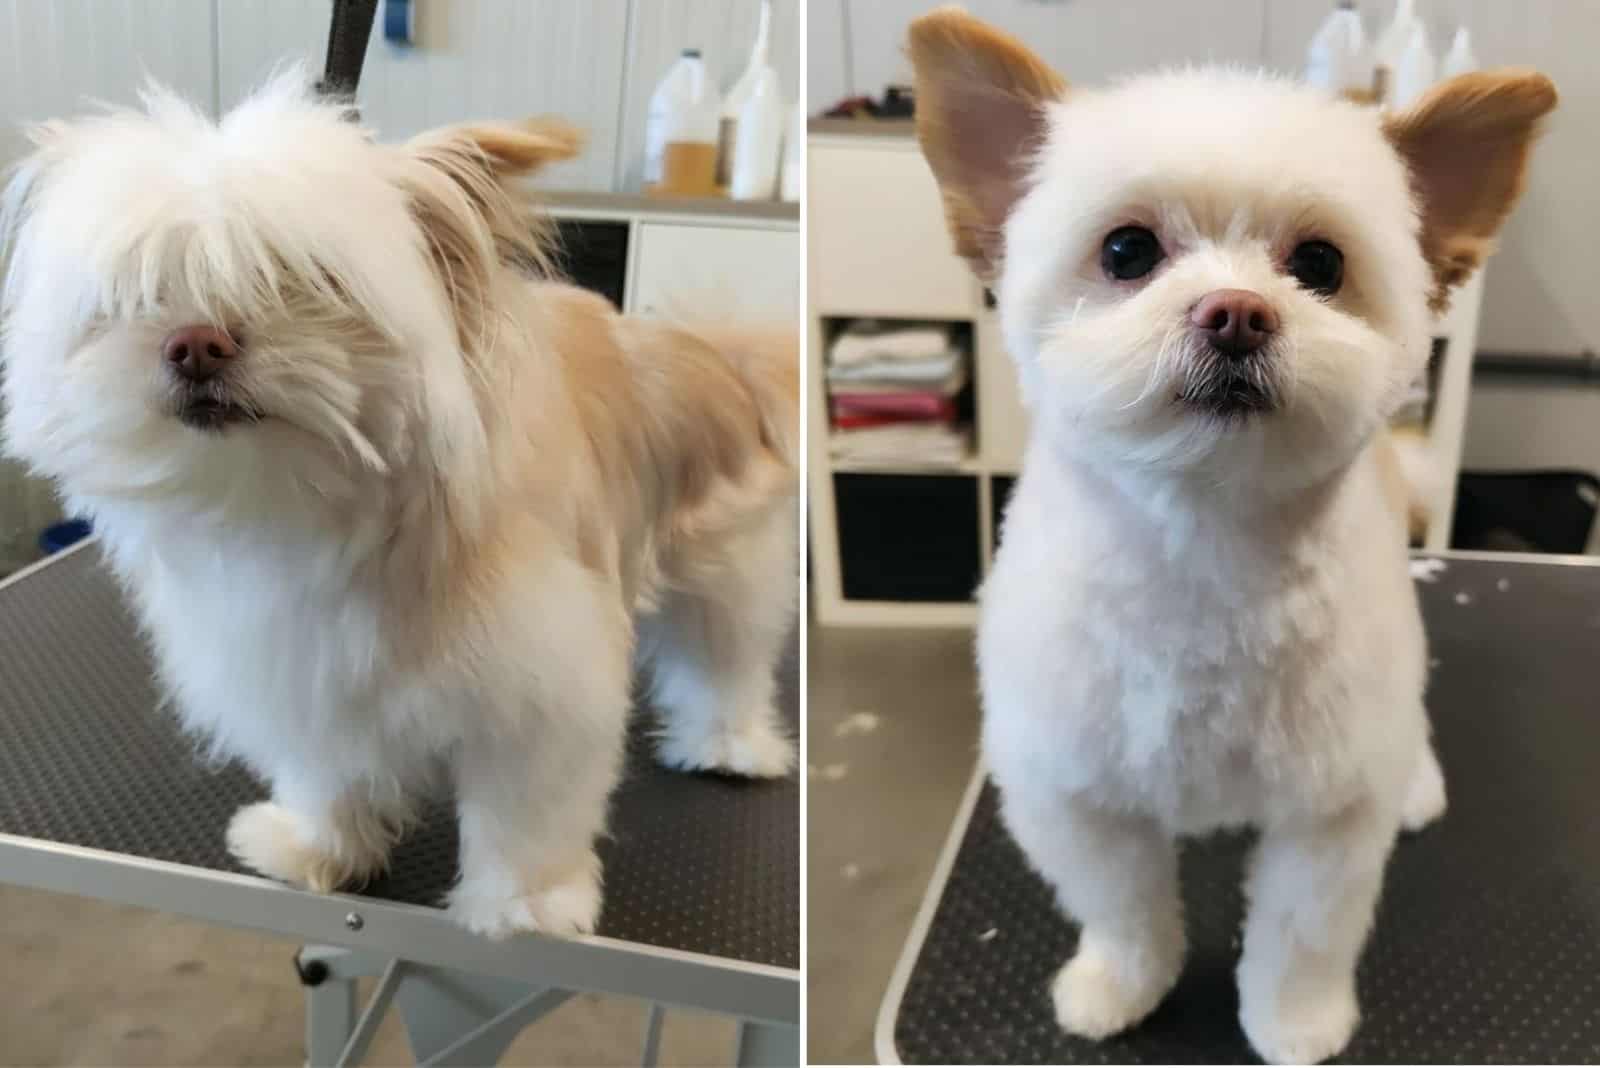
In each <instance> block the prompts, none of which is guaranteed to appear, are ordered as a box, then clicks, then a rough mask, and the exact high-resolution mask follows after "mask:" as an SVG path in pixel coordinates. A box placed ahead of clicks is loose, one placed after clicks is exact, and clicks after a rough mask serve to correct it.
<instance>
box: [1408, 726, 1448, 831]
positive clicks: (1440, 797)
mask: <svg viewBox="0 0 1600 1068" xmlns="http://www.w3.org/2000/svg"><path fill="white" fill-rule="evenodd" d="M1447 803H1448V802H1447V801H1446V800H1445V791H1444V772H1443V771H1441V770H1440V768H1439V758H1438V757H1436V756H1434V753H1433V748H1432V747H1431V746H1430V747H1429V748H1428V750H1427V751H1426V752H1424V753H1423V755H1422V760H1421V761H1420V762H1419V763H1418V764H1417V769H1416V770H1415V771H1413V772H1412V773H1411V784H1410V785H1409V786H1407V787H1406V799H1405V804H1404V805H1403V806H1402V807H1401V809H1400V824H1401V826H1403V827H1404V828H1405V829H1406V830H1408V831H1420V830H1422V828H1424V827H1426V826H1427V825H1428V824H1430V823H1432V822H1433V821H1434V820H1436V819H1438V818H1439V817H1440V816H1443V815H1444V810H1445V806H1446V805H1447Z"/></svg>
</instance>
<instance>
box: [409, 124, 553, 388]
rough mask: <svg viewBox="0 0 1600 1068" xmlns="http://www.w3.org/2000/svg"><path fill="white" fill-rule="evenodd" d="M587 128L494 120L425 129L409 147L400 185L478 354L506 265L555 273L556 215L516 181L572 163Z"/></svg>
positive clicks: (470, 349) (470, 350) (463, 334)
mask: <svg viewBox="0 0 1600 1068" xmlns="http://www.w3.org/2000/svg"><path fill="white" fill-rule="evenodd" d="M582 147H583V134H582V133H581V132H580V131H579V130H577V129H576V128H575V127H572V126H569V125H568V124H566V123H564V122H562V121H561V120H559V119H549V118H538V119H529V120H527V121H526V122H520V123H506V122H484V123H470V124H464V125H460V126H447V127H444V128H443V129H439V130H430V131H428V132H427V133H422V134H418V135H417V136H416V137H414V138H412V139H411V140H410V141H408V142H406V144H405V145H403V146H401V147H400V148H399V150H398V151H399V152H400V153H401V156H402V165H401V166H400V167H399V168H398V169H397V175H398V179H397V180H398V182H399V184H400V186H401V188H402V189H404V190H405V192H406V194H407V196H408V198H409V200H410V204H411V213H412V215H413V217H414V218H415V219H416V221H417V225H418V227H419V228H420V229H421V231H422V234H423V236H424V238H425V239H426V240H427V243H428V249H429V252H430V254H431V255H432V257H433V260H434V264H435V268H436V270H437V272H438V275H439V278H440V281H441V282H442V283H443V284H444V286H445V289H446V291H447V294H448V296H449V298H450V302H451V306H452V309H453V311H454V313H455V319H456V324H457V327H458V330H459V333H460V339H461V345H462V351H463V352H464V353H466V354H467V355H468V356H469V357H471V356H472V355H473V354H474V353H475V352H476V351H477V350H478V348H479V347H480V346H481V345H482V343H483V341H484V339H485V338H486V337H487V336H488V333H489V328H490V326H491V325H492V321H493V315H492V311H493V309H492V287H493V281H494V274H495V271H496V270H497V269H498V268H499V265H500V264H501V263H502V262H506V261H509V262H514V263H516V264H518V265H519V266H521V267H522V268H524V269H531V270H534V271H537V272H539V273H548V271H549V270H550V267H551V260H550V234H551V227H550V224H549V223H548V221H547V220H546V219H545V218H544V217H543V216H542V215H540V214H539V213H538V212H536V211H534V210H533V205H532V203H531V202H530V201H529V200H528V198H527V197H525V196H523V195H522V193H521V191H520V190H517V189H515V188H513V187H512V186H511V185H510V184H509V183H508V181H507V180H508V179H512V178H516V177H519V176H521V175H526V174H531V173H532V172H534V171H536V170H538V169H539V168H541V167H544V166H547V165H548V164H551V163H556V162H559V161H561V160H564V159H571V158H572V157H573V156H575V155H577V154H578V152H579V150H580V149H581V148H582Z"/></svg>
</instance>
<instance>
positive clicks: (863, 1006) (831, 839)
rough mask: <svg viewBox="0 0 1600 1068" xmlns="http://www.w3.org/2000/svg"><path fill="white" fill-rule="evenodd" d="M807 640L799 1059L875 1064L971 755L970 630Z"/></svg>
mask: <svg viewBox="0 0 1600 1068" xmlns="http://www.w3.org/2000/svg"><path fill="white" fill-rule="evenodd" d="M809 639H810V644H809V657H810V662H809V667H808V682H809V689H808V700H807V710H806V723H807V744H808V746H809V750H808V754H807V758H806V760H807V764H808V780H807V781H808V786H809V793H808V798H807V811H808V814H809V822H808V824H807V838H808V842H807V845H808V849H809V866H808V879H809V886H808V894H809V896H808V898H807V910H808V911H807V917H808V918H807V931H806V963H807V967H808V969H809V971H808V973H807V980H806V983H807V993H808V1000H807V1010H806V1011H807V1017H808V1019H807V1042H808V1045H807V1058H808V1060H809V1061H810V1062H811V1063H813V1064H841V1063H844V1064H871V1063H875V1062H876V1059H877V1058H876V1055H875V1053H874V1050H873V1041H872V1034H873V1027H874V1024H875V1022H876V1020H877V1015H878V1006H879V1004H880V1003H881V1002H882V1000H883V993H884V989H885V988H886V987H887V986H888V982H889V975H890V973H891V972H893V970H894V966H895V962H896V961H897V960H898V959H899V957H900V950H901V947H902V945H903V943H904V941H905V936H906V933H907V931H909V929H910V927H911V922H912V920H913V918H914V917H915V916H916V912H917V908H918V907H919V906H920V905H921V903H922V896H923V892H924V891H925V890H926V888H927V885H928V879H929V877H930V876H931V875H932V873H933V865H934V862H935V860H936V859H937V858H938V855H939V850H940V849H941V847H942V846H943V845H944V841H945V838H946V836H947V835H948V833H949V830H950V823H951V820H952V819H953V818H954V817H955V812H956V806H957V804H958V803H959V801H960V799H961V793H962V790H963V789H964V788H965V787H966V784H967V780H968V778H969V777H970V776H971V773H972V767H973V764H974V762H975V761H976V759H977V739H978V697H977V679H976V673H975V670H974V667H973V660H972V633H971V632H970V631H968V630H915V631H907V630H866V629H830V630H824V629H820V628H812V630H811V632H810V635H809ZM874 716H875V717H877V719H876V726H875V727H869V725H870V724H871V723H872V722H873V720H872V719H871V717H874Z"/></svg>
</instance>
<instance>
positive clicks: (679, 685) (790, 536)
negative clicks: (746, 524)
mask: <svg viewBox="0 0 1600 1068" xmlns="http://www.w3.org/2000/svg"><path fill="white" fill-rule="evenodd" d="M795 527H796V518H795V513H794V510H793V508H792V507H781V508H777V509H775V510H774V511H773V513H772V514H771V515H769V516H768V517H766V518H764V519H763V520H762V522H761V524H760V525H759V526H758V527H757V528H755V529H753V530H751V531H748V532H746V533H744V534H742V535H740V536H739V537H738V538H736V539H732V540H730V541H729V542H728V543H727V544H726V545H724V546H722V547H721V548H720V551H719V552H718V553H717V554H716V559H715V560H714V561H713V562H711V563H709V564H708V565H707V566H706V567H705V569H704V570H703V571H702V572H701V573H699V574H696V575H693V576H691V577H692V579H693V581H692V582H691V583H687V584H683V585H680V586H679V588H677V589H675V590H674V591H673V592H671V593H669V594H668V595H667V596H666V598H665V599H664V602H663V604H662V606H661V608H660V610H659V611H658V612H656V613H655V614H653V615H651V616H649V617H647V618H645V619H643V620H641V622H640V641H641V647H640V653H641V658H642V659H643V660H644V661H645V663H646V664H647V666H648V669H649V673H650V680H651V688H650V693H651V697H652V700H653V703H654V705H655V707H656V710H657V711H658V713H659V714H660V716H661V731H660V737H659V739H658V745H657V753H658V755H659V758H660V760H661V762H662V763H663V764H666V765H667V766H668V767H675V768H683V769H686V770H699V771H722V772H728V773H731V774H735V775H750V776H760V777H775V776H780V775H784V774H787V773H788V772H789V770H790V769H791V768H792V767H793V766H794V759H795V749H794V742H793V741H792V740H790V738H789V737H788V734H787V732H786V731H785V729H784V727H783V724H782V722H781V720H780V719H779V715H778V711H777V707H776V705H775V703H774V701H775V698H776V693H777V682H776V679H775V677H774V676H775V673H776V670H777V666H778V660H779V658H780V657H781V656H782V654H783V650H784V648H785V645H786V643H787V642H788V641H789V639H790V636H791V634H792V632H793V627H794V614H795V597H796V593H797V590H796V587H797V585H798V583H797V578H796V570H797V558H796V554H795V533H796V532H795ZM685 586H687V588H684V587H685Z"/></svg>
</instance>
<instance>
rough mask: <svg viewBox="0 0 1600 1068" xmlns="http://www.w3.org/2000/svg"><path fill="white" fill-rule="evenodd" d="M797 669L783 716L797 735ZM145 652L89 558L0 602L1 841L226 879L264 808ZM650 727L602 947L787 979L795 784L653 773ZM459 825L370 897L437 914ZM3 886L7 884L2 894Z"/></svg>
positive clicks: (426, 840)
mask: <svg viewBox="0 0 1600 1068" xmlns="http://www.w3.org/2000/svg"><path fill="white" fill-rule="evenodd" d="M797 680H798V668H797V657H796V656H795V655H793V654H792V653H791V655H790V656H789V657H788V658H787V659H786V661H785V664H784V666H783V668H782V686H781V691H782V702H783V706H784V708H785V710H786V712H787V714H788V716H789V721H790V727H791V729H793V728H794V727H795V726H796V724H797V723H798V709H799V688H798V681H797ZM157 701H158V695H157V692H156V690H155V688H154V685H153V682H152V678H151V667H150V661H149V659H148V655H147V652H146V648H145V645H144V642H143V640H142V639H141V638H140V637H139V635H138V632H137V630H136V627H135V624H134V621H133V619H132V618H131V616H130V615H129V613H128V610H127V609H126V608H125V607H124V605H123V603H122V599H121V596H120V594H119V592H118V590H117V588H116V586H115V584H114V582H113V580H112V579H111V577H110V575H109V574H108V573H107V572H106V571H105V570H104V568H103V567H102V566H101V564H100V558H99V556H98V550H97V549H96V548H94V547H92V546H91V547H89V548H86V549H84V550H82V551H79V552H76V553H73V554H71V555H70V556H67V557H64V558H62V559H60V560H58V561H56V562H54V563H51V564H50V565H48V566H46V567H44V568H42V569H40V570H39V571H36V572H34V573H33V574H31V575H28V576H26V577H24V578H22V579H21V580H19V581H17V582H15V583H13V584H12V585H10V586H8V587H6V588H5V589H0V833H5V834H14V835H22V836H25V837H29V838H40V839H46V840H49V841H53V842H62V843H67V844H70V845H78V846H87V847H90V848H94V849H103V850H109V851H112V852H117V853H128V854H134V855H137V856H141V857H147V858H151V859H156V860H165V861H173V862H176V863H180V864H190V865H194V866H196V867H200V868H210V869H214V870H221V871H234V872H237V871H244V870H245V869H243V868H242V867H240V866H239V865H238V864H237V863H235V862H234V860H233V858H232V857H230V856H229V855H228V852H227V850H226V848H225V847H224V844H223V831H224V829H225V828H226V826H227V823H228V819H229V817H230V816H231V815H232V813H233V811H234V810H235V809H237V808H238V807H239V806H240V805H243V804H247V803H249V802H251V801H255V800H259V799H261V798H263V797H265V796H266V792H265V790H264V789H263V788H262V787H261V786H260V784H258V783H257V782H256V781H255V780H254V779H253V778H252V777H251V776H249V775H248V774H246V773H245V772H244V771H243V770H241V769H239V768H238V767H237V766H231V767H227V768H223V769H220V770H219V769H215V768H210V767H207V766H205V765H204V764H202V763H201V762H200V761H199V760H198V759H197V758H196V749H195V746H194V745H193V744H192V743H191V742H190V741H189V740H188V739H187V738H186V737H185V736H184V735H182V734H181V733H180V732H179V730H178V729H177V723H176V719H175V717H174V716H172V715H171V714H170V713H169V712H167V711H165V710H158V709H157V707H156V705H157ZM649 718H650V717H648V716H644V715H640V716H637V717H636V719H637V720H638V722H637V723H636V725H635V730H634V732H633V734H632V736H631V738H630V742H629V753H628V768H627V773H626V776H625V778H624V781H623V783H622V785H621V787H620V788H619V789H618V791H617V793H616V795H615V798H614V800H613V803H612V823H611V828H612V835H611V837H610V839H609V840H606V841H603V842H602V843H601V845H600V853H601V856H602V857H603V859H604V861H605V873H606V874H605V881H606V896H605V910H604V913H603V914H602V916H601V919H600V928H599V933H600V934H603V935H607V936H609V937H612V938H618V939H624V940H627V941H632V942H642V943H647V944H649V945H652V946H661V947H666V948H670V949H680V950H687V951H690V952H696V953H707V954H712V955H714V956H719V957H730V958H733V959H736V960H742V961H749V962H754V963H759V964H771V965H777V966H779V967H788V968H798V967H799V964H800V786H799V780H798V777H797V776H794V775H791V776H790V777H789V778H787V779H784V780H782V781H777V782H747V781H743V780H739V779H733V778H723V777H719V776H712V775H688V774H684V773H681V772H670V771H666V770H664V769H662V768H660V767H658V766H657V765H656V764H655V762H654V760H652V759H651V756H650V742H649V739H648V737H647V730H648V726H649V723H648V720H649ZM456 847H457V840H456V827H455V821H454V819H453V813H452V811H451V808H450V806H449V805H448V803H444V802H441V803H439V804H436V805H435V806H434V807H433V808H432V809H431V810H430V811H429V813H428V817H427V818H426V819H425V821H424V822H423V824H422V825H421V826H420V827H418V828H417V829H416V830H415V831H413V832H412V833H411V834H410V835H408V836H407V837H406V839H405V840H404V841H402V842H401V844H400V845H399V847H398V848H397V849H396V852H395V854H394V863H393V867H392V870H391V873H390V874H389V876H388V877H386V878H385V879H384V880H383V881H381V882H379V883H375V884H373V885H372V886H370V887H368V888H367V890H366V891H365V894H366V895H367V896H370V897H376V898H383V899H387V900H391V901H402V902H407V903H412V904H425V905H437V904H438V903H439V901H440V899H441V898H442V896H443V894H444V893H445V891H446V890H448V889H449V887H450V885H451V882H452V881H453V880H454V878H455V874H456ZM3 879H4V873H3V872H0V880H3Z"/></svg>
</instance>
